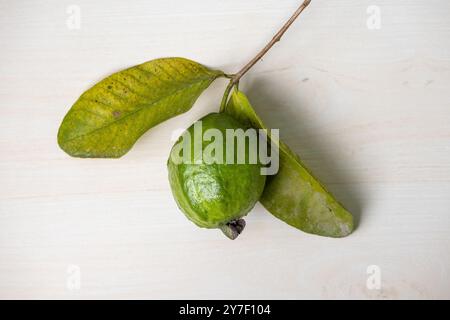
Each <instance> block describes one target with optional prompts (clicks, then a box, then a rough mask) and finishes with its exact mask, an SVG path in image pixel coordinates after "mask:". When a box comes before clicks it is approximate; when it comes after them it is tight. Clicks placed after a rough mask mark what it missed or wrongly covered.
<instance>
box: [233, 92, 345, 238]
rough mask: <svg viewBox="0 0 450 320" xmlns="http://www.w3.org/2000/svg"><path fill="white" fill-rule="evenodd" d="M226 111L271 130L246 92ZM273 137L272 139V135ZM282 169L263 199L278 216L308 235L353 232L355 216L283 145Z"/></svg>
mask: <svg viewBox="0 0 450 320" xmlns="http://www.w3.org/2000/svg"><path fill="white" fill-rule="evenodd" d="M225 112H226V113H228V114H230V115H231V116H233V117H235V118H236V120H239V121H241V122H242V123H243V124H246V125H248V126H251V127H253V128H259V129H267V128H266V126H265V125H264V123H263V122H262V121H261V119H260V118H259V117H258V115H257V114H256V112H255V111H254V109H253V107H252V106H251V105H250V102H249V100H248V98H247V97H246V96H245V95H244V93H242V92H240V91H238V90H236V91H234V92H233V94H232V96H231V98H230V101H229V102H228V104H227V106H226V108H225ZM269 137H270V136H269ZM278 149H279V154H280V170H279V172H278V173H277V174H276V175H275V176H272V177H270V178H269V179H268V180H267V183H266V187H265V190H264V193H263V195H262V197H261V199H260V202H261V203H262V204H263V206H264V207H265V208H266V209H267V210H268V211H269V212H271V213H272V214H273V215H274V216H275V217H277V218H279V219H281V220H283V221H284V222H286V223H288V224H290V225H291V226H294V227H296V228H298V229H300V230H302V231H304V232H307V233H312V234H317V235H320V236H325V237H335V238H340V237H345V236H348V235H349V234H350V233H352V231H353V216H352V215H351V214H350V213H349V212H348V211H347V210H346V209H345V208H344V207H343V206H342V205H341V204H340V203H339V202H338V201H337V200H336V199H335V198H334V197H333V195H332V194H331V193H330V192H328V191H327V190H326V189H325V187H324V186H323V185H322V184H321V183H320V182H319V181H318V180H317V179H316V178H315V177H314V176H313V175H312V174H311V173H310V172H309V170H308V169H307V168H306V167H305V166H304V165H303V164H302V162H301V160H300V158H299V157H298V156H297V155H296V154H295V153H294V152H292V151H291V150H290V149H289V147H288V146H287V145H286V144H284V143H283V142H281V141H280V142H279V144H278Z"/></svg>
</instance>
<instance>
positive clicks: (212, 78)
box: [63, 74, 220, 143]
mask: <svg viewBox="0 0 450 320" xmlns="http://www.w3.org/2000/svg"><path fill="white" fill-rule="evenodd" d="M218 77H220V74H217V75H215V76H214V77H205V78H198V79H196V81H195V82H193V83H190V84H189V85H186V86H183V87H181V88H180V89H177V90H175V91H173V92H172V93H170V94H169V95H167V96H165V97H162V98H160V99H158V100H155V101H154V102H152V103H150V104H148V105H144V106H142V107H140V108H137V109H136V110H135V111H133V112H130V113H128V114H126V115H125V116H123V117H121V118H120V119H117V120H113V121H111V122H109V123H107V124H106V125H104V126H101V127H99V128H96V129H94V130H91V131H89V132H86V133H83V134H81V135H78V136H76V137H73V138H70V139H67V140H64V141H63V143H69V142H72V141H74V140H77V139H80V138H83V137H85V136H87V135H90V134H93V133H95V132H97V131H100V130H103V129H105V128H107V127H109V126H112V125H113V124H116V123H118V122H120V121H122V120H124V119H127V118H128V117H130V116H132V115H134V114H136V113H138V112H140V111H142V110H144V109H146V108H149V107H152V106H154V105H155V104H157V103H159V102H161V101H163V100H164V99H167V98H169V97H172V96H174V95H176V94H178V93H180V92H181V91H184V90H187V89H189V88H191V87H193V86H194V85H196V84H198V83H200V82H204V81H213V80H214V79H217V78H218Z"/></svg>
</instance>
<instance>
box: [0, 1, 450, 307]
mask: <svg viewBox="0 0 450 320" xmlns="http://www.w3.org/2000/svg"><path fill="white" fill-rule="evenodd" d="M298 2H299V1H291V0H278V1H270V0H247V1H239V0H228V1H211V0H195V1H189V2H188V1H183V0H173V1H144V0H141V1H133V2H132V3H129V2H122V1H115V0H114V1H112V0H109V1H103V0H101V1H100V0H99V1H87V0H77V1H44V0H42V1H32V2H21V1H2V2H1V3H0V21H2V28H0V44H1V46H2V51H1V52H0V82H1V84H2V85H1V86H0V150H1V157H0V298H13V299H15V298H63V299H72V298H75V299H77V298H88V299H94V298H137V299H145V298H183V299H184V298H186V299H187V298H209V299H215V298H222V299H232V298H234V299H258V298H264V299H266V298H267V299H280V298H286V299H298V298H324V299H335V298H358V299H397V298H427V299H431V298H438V299H444V298H446V299H448V298H450V274H449V270H450V250H449V249H450V232H449V231H450V214H449V208H450V162H449V159H450V125H449V124H450V95H449V87H450V42H449V41H448V39H450V20H449V19H448V16H449V14H450V3H449V2H448V1H446V0H434V1H426V2H424V1H414V0H405V1H401V2H399V3H393V2H392V1H388V0H376V1H365V0H363V1H361V0H341V1H325V0H313V1H312V3H311V5H310V7H309V8H308V9H307V11H305V13H304V15H303V16H302V19H301V20H300V21H298V22H297V23H296V24H295V25H294V26H293V27H292V29H291V30H289V32H288V33H287V34H286V36H285V37H284V38H283V40H282V41H281V42H280V43H279V44H277V45H276V46H275V47H274V49H273V50H272V51H271V52H270V53H269V54H268V55H267V56H266V57H265V58H264V61H262V62H261V63H259V64H258V65H257V66H256V67H255V68H254V69H253V70H252V71H251V72H250V73H249V74H248V75H247V77H246V78H245V79H244V80H243V81H242V83H241V89H243V90H244V91H245V92H247V93H248V95H249V97H250V99H251V100H252V103H253V105H254V106H255V108H256V109H257V110H258V112H259V113H260V114H261V117H262V118H263V119H264V120H265V121H266V123H267V124H268V125H270V126H271V127H273V128H281V135H282V138H283V139H284V140H285V141H286V142H287V143H288V144H289V145H290V146H291V147H292V149H293V150H295V151H296V152H298V153H299V154H300V156H301V157H302V158H303V159H304V162H305V163H306V164H308V165H309V167H310V168H311V170H312V171H313V172H314V173H315V174H316V175H317V176H318V177H319V178H321V179H322V180H323V181H324V183H325V184H326V185H327V186H328V187H329V189H331V191H333V192H334V193H335V194H336V195H337V197H338V199H340V200H341V201H342V202H343V203H344V205H346V206H347V207H348V208H349V209H350V210H351V211H353V212H354V213H355V215H356V216H357V217H358V219H359V222H360V223H359V227H358V229H357V230H356V232H355V233H354V234H353V235H352V236H350V237H348V238H346V239H341V240H333V239H324V238H319V237H314V236H310V235H306V234H303V233H301V232H299V231H297V230H295V229H293V228H291V227H289V226H287V225H285V224H284V223H282V222H280V221H278V220H276V219H275V218H273V217H272V216H270V215H269V214H268V213H267V212H266V211H265V210H264V209H263V208H262V207H261V206H259V205H258V207H257V208H256V209H255V210H254V212H253V213H252V214H251V216H249V218H248V220H247V222H248V227H247V229H246V231H245V232H244V234H243V235H242V236H241V238H240V239H239V240H238V241H236V242H231V241H228V240H226V239H225V238H224V237H223V235H221V234H220V232H214V231H207V230H199V229H197V228H196V227H195V226H194V225H192V224H191V223H189V222H188V221H187V220H186V219H185V218H184V216H183V215H182V214H181V213H180V212H179V211H178V209H177V208H176V205H175V202H174V201H173V199H172V197H171V194H170V189H169V185H168V181H167V171H166V166H165V163H166V159H167V156H168V154H169V150H170V147H171V145H172V141H171V136H172V133H173V132H174V131H175V129H180V128H186V127H188V126H189V125H190V124H191V123H192V122H193V121H194V120H196V119H198V118H200V117H201V116H202V115H204V114H206V113H208V112H210V111H212V110H217V109H218V106H219V103H220V99H221V94H222V92H223V90H224V88H225V86H226V82H225V81H218V82H217V83H215V84H214V85H213V86H212V87H211V89H210V90H209V91H208V92H207V93H206V94H204V95H203V96H202V97H201V98H200V100H199V101H198V103H197V104H196V106H195V107H194V108H193V110H192V111H191V112H190V113H188V114H185V115H182V116H180V117H177V118H175V119H173V120H170V121H169V122H167V123H164V124H162V125H160V126H158V127H157V128H155V129H152V130H151V131H150V132H149V133H148V134H146V135H145V136H144V137H143V138H142V139H141V140H140V141H139V142H138V143H137V145H136V146H135V148H134V149H133V150H132V151H131V152H130V153H129V154H128V155H127V156H125V157H124V158H122V159H120V160H81V159H72V158H70V157H68V156H67V155H66V154H64V153H63V152H62V151H61V150H60V149H59V148H58V146H57V143H56V134H57V130H58V126H59V124H60V122H61V120H62V118H63V116H64V115H65V113H66V112H67V111H68V109H69V108H70V106H71V105H72V103H73V102H74V101H75V100H76V99H77V98H78V96H79V95H80V94H81V93H82V92H83V91H84V90H86V89H87V88H89V87H90V86H91V85H92V84H94V83H95V82H96V81H98V80H100V79H102V78H103V77H105V76H106V75H108V74H110V73H112V72H114V71H117V70H120V69H123V68H125V67H128V66H132V65H135V64H138V63H142V62H144V61H147V60H150V59H154V58H158V57H163V56H184V57H187V58H191V59H195V60H197V61H200V62H202V63H204V64H206V65H208V66H212V67H216V68H222V69H224V70H225V71H227V72H230V73H232V72H236V71H237V70H239V68H240V67H242V65H243V64H244V63H245V62H247V61H248V60H249V59H250V58H251V57H253V56H254V54H255V53H256V52H257V51H258V50H259V49H260V48H261V47H262V46H263V45H264V44H265V43H267V41H268V40H270V38H271V36H272V35H273V33H274V32H275V31H276V30H277V29H278V28H279V27H280V26H281V24H282V22H283V21H284V20H285V19H287V18H288V17H289V16H290V15H291V14H292V12H293V11H294V10H295V8H296V7H297V6H298V5H299V3H298ZM70 5H77V6H79V8H80V9H81V20H80V21H81V28H80V29H77V30H71V29H69V28H68V27H67V25H66V22H67V19H68V18H69V16H70V14H68V13H67V12H66V10H67V8H68V7H69V6H70ZM370 5H377V6H378V7H379V8H380V9H381V28H380V29H377V30H370V29H369V28H368V27H367V19H368V18H369V16H370V15H369V14H368V13H367V8H368V7H369V6H370ZM371 265H376V266H378V267H379V270H380V271H381V289H380V290H370V289H369V288H368V287H367V281H368V278H370V275H369V274H368V273H367V269H368V267H369V266H371ZM77 279H79V280H80V282H79V284H80V287H78V286H77V283H78V282H77Z"/></svg>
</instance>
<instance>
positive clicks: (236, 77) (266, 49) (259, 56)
mask: <svg viewBox="0 0 450 320" xmlns="http://www.w3.org/2000/svg"><path fill="white" fill-rule="evenodd" d="M310 3H311V0H305V1H304V2H303V3H302V5H301V6H300V7H299V8H298V9H297V10H296V11H295V12H294V14H293V15H292V16H291V17H290V18H289V20H288V21H287V22H286V23H285V24H284V25H283V27H282V28H281V29H280V31H278V32H277V34H275V36H274V37H273V38H272V40H271V41H270V42H269V43H268V44H267V45H266V46H265V47H264V48H263V49H262V50H261V51H260V52H259V53H258V54H257V55H256V57H254V58H253V59H252V60H251V61H250V62H249V63H247V64H246V65H245V66H244V67H243V68H242V69H241V70H240V71H239V72H238V73H236V74H234V75H227V78H230V83H229V84H228V86H227V88H226V90H225V93H224V95H223V99H222V103H221V105H220V112H223V111H225V107H226V104H227V102H228V97H229V95H230V92H231V89H233V87H234V86H235V85H237V84H238V83H239V80H240V79H241V78H242V77H243V76H244V75H245V74H246V73H247V72H248V71H249V70H250V69H251V68H252V67H253V66H254V65H255V64H257V63H258V61H259V60H261V59H262V58H263V57H264V56H265V55H266V53H267V52H269V50H270V49H271V48H272V47H273V46H274V45H275V44H276V43H277V42H279V41H280V40H281V38H282V37H283V35H284V34H285V33H286V31H287V30H288V29H289V28H290V27H291V26H292V24H293V23H294V22H295V20H297V18H298V17H299V16H300V14H301V13H302V12H303V10H305V9H306V7H307V6H308V5H309V4H310Z"/></svg>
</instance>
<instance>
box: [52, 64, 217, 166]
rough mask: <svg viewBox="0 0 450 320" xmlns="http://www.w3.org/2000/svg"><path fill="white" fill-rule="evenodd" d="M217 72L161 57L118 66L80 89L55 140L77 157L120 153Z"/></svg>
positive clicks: (183, 105)
mask: <svg viewBox="0 0 450 320" xmlns="http://www.w3.org/2000/svg"><path fill="white" fill-rule="evenodd" d="M223 75H224V73H223V72H222V71H215V70H210V69H208V68H206V67H204V66H202V65H200V64H198V63H196V62H194V61H190V60H187V59H183V58H164V59H157V60H153V61H149V62H146V63H144V64H141V65H138V66H135V67H132V68H129V69H126V70H123V71H120V72H118V73H115V74H113V75H111V76H109V77H107V78H106V79H104V80H102V81H100V82H99V83H97V84H96V85H95V86H93V87H92V88H91V89H89V90H87V91H86V92H84V93H83V94H82V95H81V97H80V98H79V99H78V100H77V101H76V102H75V104H74V105H73V106H72V108H71V109H70V111H69V112H68V113H67V115H66V117H65V118H64V120H63V122H62V124H61V127H60V128H59V132H58V144H59V145H60V147H61V148H62V149H63V150H64V151H65V152H67V153H68V154H69V155H71V156H74V157H81V158H119V157H121V156H123V155H124V154H126V153H127V152H128V151H129V150H130V149H131V147H132V146H133V145H134V143H135V142H136V141H137V140H138V139H139V138H140V137H141V136H142V135H143V134H144V133H145V132H146V131H147V130H149V129H150V128H152V127H154V126H156V125H158V124H160V123H161V122H163V121H165V120H168V119H170V118H173V117H175V116H177V115H180V114H182V113H184V112H186V111H188V110H189V109H191V107H192V105H193V104H194V103H195V101H196V100H197V98H198V97H199V96H200V94H201V93H202V92H203V91H204V90H205V89H206V88H208V87H209V85H210V84H211V83H212V82H213V81H214V80H215V79H217V78H218V77H221V76H223Z"/></svg>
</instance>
